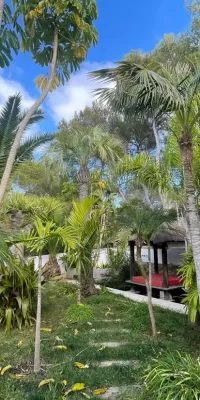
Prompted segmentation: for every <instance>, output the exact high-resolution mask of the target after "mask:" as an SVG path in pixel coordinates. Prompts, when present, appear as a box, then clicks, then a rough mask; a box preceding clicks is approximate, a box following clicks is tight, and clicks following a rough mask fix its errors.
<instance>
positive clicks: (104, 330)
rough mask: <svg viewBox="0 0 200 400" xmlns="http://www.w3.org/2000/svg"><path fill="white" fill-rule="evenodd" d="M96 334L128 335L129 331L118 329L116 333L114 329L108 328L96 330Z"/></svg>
mask: <svg viewBox="0 0 200 400" xmlns="http://www.w3.org/2000/svg"><path fill="white" fill-rule="evenodd" d="M96 332H97V333H101V332H102V333H103V332H104V333H118V332H119V333H130V329H118V331H116V329H112V328H111V329H109V328H105V329H96Z"/></svg>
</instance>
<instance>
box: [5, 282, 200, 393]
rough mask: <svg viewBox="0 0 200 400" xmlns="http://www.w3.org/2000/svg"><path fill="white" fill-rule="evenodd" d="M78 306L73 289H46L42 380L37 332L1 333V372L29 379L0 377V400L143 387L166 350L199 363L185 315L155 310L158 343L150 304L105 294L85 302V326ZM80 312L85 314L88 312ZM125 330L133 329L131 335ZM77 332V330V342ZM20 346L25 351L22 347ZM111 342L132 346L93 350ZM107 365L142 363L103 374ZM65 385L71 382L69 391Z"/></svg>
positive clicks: (197, 344) (195, 336)
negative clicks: (37, 370) (36, 364)
mask: <svg viewBox="0 0 200 400" xmlns="http://www.w3.org/2000/svg"><path fill="white" fill-rule="evenodd" d="M75 303H76V290H75V288H74V287H71V286H69V285H68V284H66V283H59V282H57V283H53V282H52V283H49V284H47V285H46V286H45V288H44V292H43V310H42V326H43V327H45V328H52V331H51V332H50V333H47V332H46V333H45V332H43V333H42V334H41V339H42V341H41V357H42V372H41V374H40V376H35V375H34V374H32V368H33V352H34V327H32V328H27V329H24V330H22V331H21V332H19V331H14V332H11V334H10V335H6V334H5V333H4V332H3V331H2V330H1V331H0V366H1V367H3V366H6V365H8V364H11V365H12V371H11V373H12V374H16V373H27V377H25V378H23V379H22V380H16V379H13V378H12V377H10V373H9V372H6V374H5V375H4V376H2V377H0V400H19V399H20V400H21V399H24V400H27V399H28V400H47V399H48V400H59V399H62V396H63V394H64V392H65V391H66V390H67V389H68V388H70V387H71V386H72V385H74V384H75V383H78V382H80V383H82V382H83V383H85V384H86V390H85V393H86V394H88V395H89V396H90V398H91V399H95V398H98V397H97V396H94V395H93V390H94V389H98V388H104V387H107V388H109V387H111V386H130V385H135V384H138V383H140V382H141V377H142V375H143V374H144V370H145V369H146V368H147V367H148V365H149V364H150V363H151V360H152V358H155V357H156V356H157V355H159V354H160V353H163V352H165V351H167V350H171V351H173V350H179V351H180V352H182V351H183V352H185V351H187V352H189V353H190V354H192V355H193V356H194V357H198V356H199V351H200V336H199V329H198V328H197V327H195V326H190V325H189V324H188V321H187V317H186V316H184V315H181V314H177V313H173V312H170V311H166V310H163V309H160V308H158V307H155V313H156V321H157V330H158V332H160V333H159V335H158V339H157V341H155V340H153V339H152V338H151V336H150V332H151V328H150V322H149V317H148V310H147V305H146V304H141V303H133V302H131V301H130V300H128V299H124V298H122V297H119V296H114V295H112V294H108V293H105V292H104V293H103V292H102V293H101V294H99V295H98V296H95V297H92V298H90V299H88V300H87V301H86V303H87V312H86V313H85V311H84V312H83V314H84V318H83V320H82V318H81V317H80V315H81V312H80V311H79V310H78V311H77V306H76V307H75ZM79 307H80V309H81V308H82V309H83V310H84V306H83V307H81V306H79ZM86 315H87V317H86ZM69 317H70V318H69ZM87 318H89V320H86V319H87ZM105 320H106V321H105ZM111 320H112V321H111ZM76 321H78V322H76ZM109 321H110V322H109ZM88 322H89V324H88ZM104 329H105V330H106V331H103V330H104ZM109 329H110V331H109ZM120 329H128V330H129V332H123V331H121V330H120ZM75 330H78V335H77V336H75V332H76V331H75ZM76 333H77V332H76ZM21 341H22V344H23V345H22V347H17V344H18V343H19V342H21ZM106 341H124V342H126V341H127V342H129V343H128V344H126V345H124V346H121V347H119V348H105V349H103V350H101V351H98V350H99V349H98V348H95V347H94V346H92V343H95V342H96V343H97V342H98V343H99V342H100V343H101V342H106ZM57 345H64V346H67V350H58V349H56V346H57ZM105 360H106V361H108V360H135V361H137V363H136V364H135V365H134V364H133V365H131V366H130V365H129V366H114V365H113V366H110V367H108V368H99V367H98V366H97V363H98V362H100V361H105ZM75 362H80V363H83V364H88V365H89V369H78V368H76V367H75V366H74V363H75ZM46 378H53V379H54V383H51V384H50V385H48V386H44V387H42V388H40V389H38V384H39V382H40V381H41V380H43V379H46ZM63 380H67V381H68V385H67V386H66V388H67V389H66V388H65V387H64V385H63V383H62V381H63ZM134 395H135V393H131V391H129V393H127V396H128V397H127V398H129V399H133V398H134ZM69 397H71V398H72V399H75V400H76V399H83V398H84V397H83V394H82V393H80V392H79V393H78V392H77V393H75V392H74V393H71V394H69ZM124 398H125V397H124V396H123V399H124Z"/></svg>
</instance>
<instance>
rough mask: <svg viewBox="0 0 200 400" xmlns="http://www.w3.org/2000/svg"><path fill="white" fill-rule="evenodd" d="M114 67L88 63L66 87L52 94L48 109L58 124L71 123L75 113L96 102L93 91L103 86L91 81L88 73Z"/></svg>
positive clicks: (109, 64)
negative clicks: (62, 121)
mask: <svg viewBox="0 0 200 400" xmlns="http://www.w3.org/2000/svg"><path fill="white" fill-rule="evenodd" d="M112 66H113V64H112V63H111V62H107V63H97V62H93V63H91V62H86V63H84V64H83V66H82V68H81V69H80V71H78V72H76V73H75V74H73V75H72V76H71V78H70V80H69V82H68V83H67V84H66V85H65V86H61V87H60V88H59V89H57V90H56V91H55V92H53V93H52V94H50V95H49V97H48V108H50V110H51V112H52V117H53V119H54V120H55V122H56V123H58V122H59V121H60V120H61V119H62V118H64V119H66V120H67V121H69V120H70V119H71V118H73V116H74V113H75V111H81V110H83V109H84V108H85V107H86V106H90V105H91V104H92V102H93V101H94V94H93V93H92V92H93V90H94V89H96V88H98V87H102V86H103V85H102V84H100V83H99V82H94V81H91V80H90V79H89V78H88V73H89V72H90V71H95V70H98V69H101V68H111V67H112ZM107 86H108V85H107Z"/></svg>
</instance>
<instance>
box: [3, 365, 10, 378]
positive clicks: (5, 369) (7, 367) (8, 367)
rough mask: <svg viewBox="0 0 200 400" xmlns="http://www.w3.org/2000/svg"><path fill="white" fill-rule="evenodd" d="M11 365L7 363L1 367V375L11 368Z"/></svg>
mask: <svg viewBox="0 0 200 400" xmlns="http://www.w3.org/2000/svg"><path fill="white" fill-rule="evenodd" d="M11 368H12V367H11V365H7V366H6V367H4V368H2V370H1V376H3V375H4V374H5V372H7V371H8V370H9V369H11Z"/></svg>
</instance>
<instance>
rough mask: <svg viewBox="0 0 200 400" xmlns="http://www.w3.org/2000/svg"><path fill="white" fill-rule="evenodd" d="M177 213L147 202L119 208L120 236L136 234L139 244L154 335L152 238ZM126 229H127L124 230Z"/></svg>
mask: <svg viewBox="0 0 200 400" xmlns="http://www.w3.org/2000/svg"><path fill="white" fill-rule="evenodd" d="M174 219H175V213H174V212H173V211H164V210H163V209H160V208H155V207H150V206H149V205H146V204H141V203H140V204H139V203H134V202H133V203H129V204H125V205H124V206H123V207H122V208H121V210H119V214H118V220H119V226H120V227H121V228H123V230H122V231H120V230H119V233H118V238H120V237H122V235H121V234H123V238H124V237H125V238H127V237H128V236H130V235H134V237H135V243H136V246H137V263H138V265H139V267H140V271H141V273H142V275H143V277H144V279H145V283H146V288H147V295H148V309H149V317H150V321H151V326H152V335H153V337H156V335H157V333H156V322H155V316H154V311H153V305H152V263H151V245H150V242H151V239H152V236H153V235H154V234H155V233H157V232H158V231H159V229H166V224H169V223H170V222H172V221H174ZM124 229H125V231H124ZM144 245H147V246H148V271H147V270H146V268H145V266H144V264H143V263H142V256H141V251H142V247H143V246H144Z"/></svg>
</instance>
